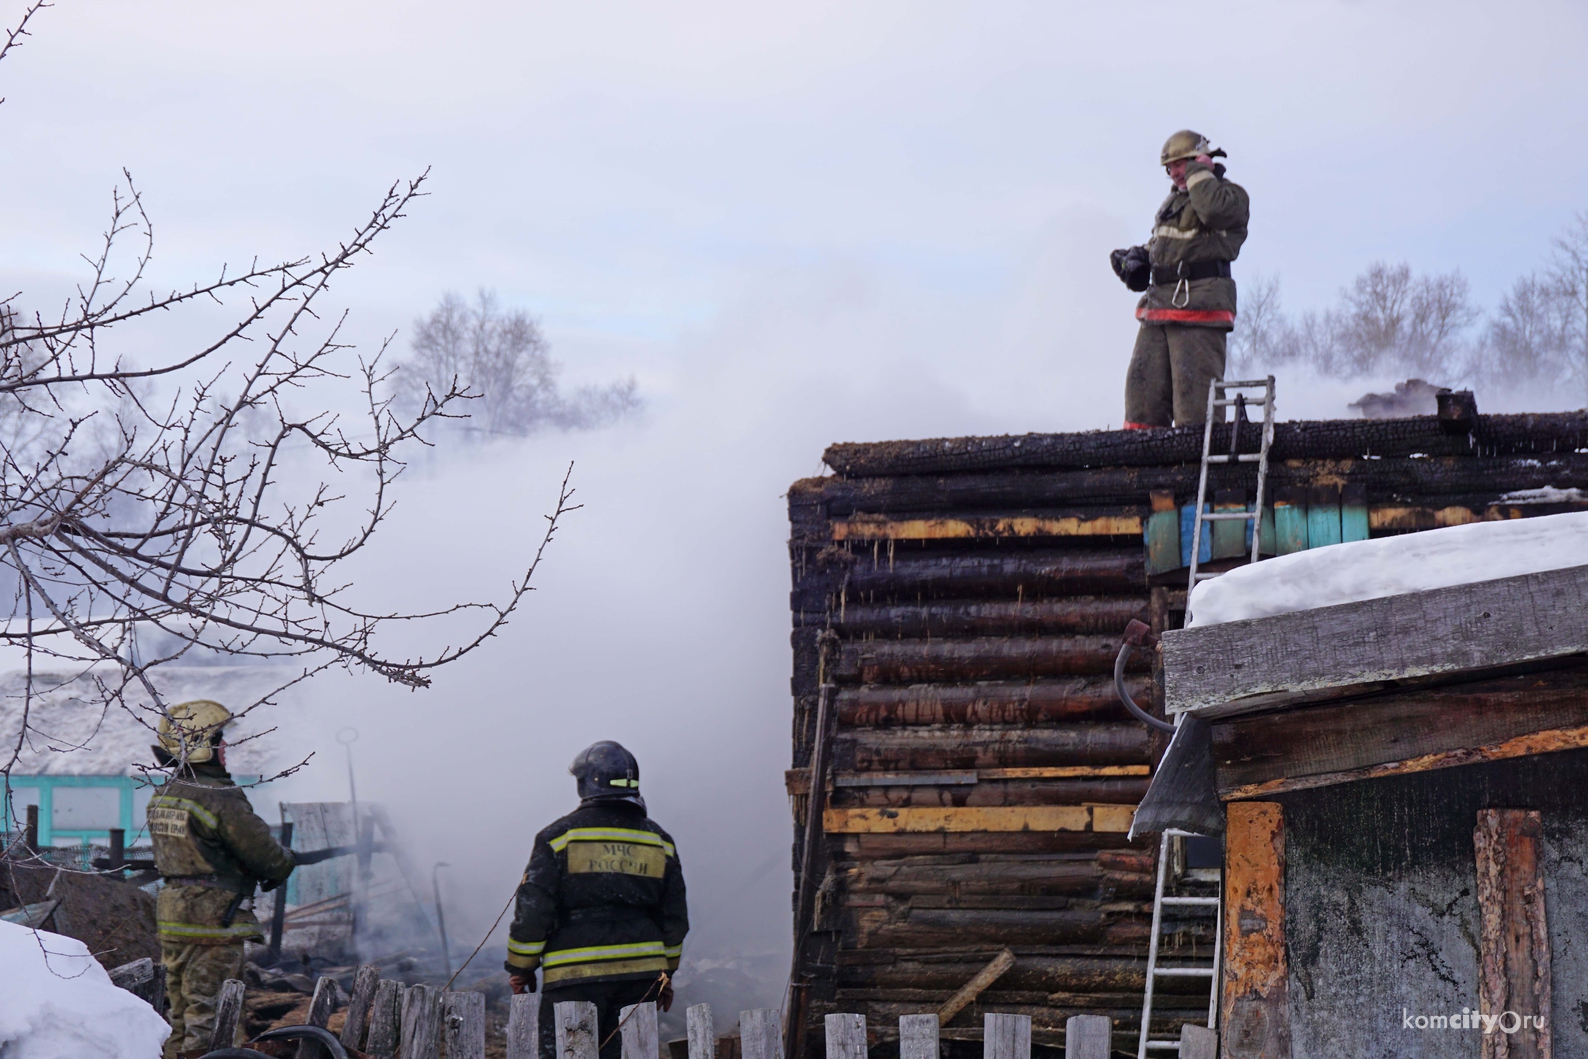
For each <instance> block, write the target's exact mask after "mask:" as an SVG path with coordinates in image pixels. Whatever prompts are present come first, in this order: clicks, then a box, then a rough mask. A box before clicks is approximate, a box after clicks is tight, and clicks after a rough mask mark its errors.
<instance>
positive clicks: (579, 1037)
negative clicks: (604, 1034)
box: [552, 1000, 601, 1059]
mask: <svg viewBox="0 0 1588 1059" xmlns="http://www.w3.org/2000/svg"><path fill="white" fill-rule="evenodd" d="M552 1017H553V1019H554V1023H555V1026H556V1037H557V1059H597V1057H598V1053H599V1052H600V1049H601V1040H600V1037H599V1032H600V1030H599V1026H598V1024H597V1021H596V1006H595V1005H594V1004H592V1003H590V1002H589V1001H587V1000H569V1001H564V1002H563V1003H560V1004H554V1005H553V1006H552Z"/></svg>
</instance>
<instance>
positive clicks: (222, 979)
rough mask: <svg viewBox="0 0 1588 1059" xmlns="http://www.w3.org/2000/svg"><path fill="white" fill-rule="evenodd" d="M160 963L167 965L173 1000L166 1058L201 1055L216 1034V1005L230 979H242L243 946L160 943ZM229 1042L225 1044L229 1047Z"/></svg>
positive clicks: (238, 943)
mask: <svg viewBox="0 0 1588 1059" xmlns="http://www.w3.org/2000/svg"><path fill="white" fill-rule="evenodd" d="M160 962H161V963H163V964H165V991H166V996H167V997H168V998H169V999H170V1001H171V1036H170V1037H169V1038H167V1039H166V1042H165V1059H175V1056H176V1055H177V1054H178V1053H182V1052H193V1053H194V1054H196V1055H202V1054H203V1053H204V1052H207V1051H209V1050H210V1037H211V1035H212V1034H213V1033H214V1032H215V1002H216V998H217V997H218V996H219V995H220V991H221V986H222V985H224V984H225V983H226V979H228V978H241V977H242V976H243V943H242V940H241V939H239V940H237V941H235V942H230V943H228V944H225V945H193V944H190V943H187V942H180V941H165V940H162V941H161V942H160ZM232 1043H235V1042H232V1041H226V1042H224V1044H223V1045H222V1047H225V1046H226V1045H230V1044H232Z"/></svg>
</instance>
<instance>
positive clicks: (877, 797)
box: [828, 765, 1151, 809]
mask: <svg viewBox="0 0 1588 1059" xmlns="http://www.w3.org/2000/svg"><path fill="white" fill-rule="evenodd" d="M1082 767H1086V766H1082ZM1096 767H1098V768H1110V767H1114V768H1131V767H1135V766H1129V765H1122V766H1108V765H1102V766H1096ZM1140 767H1143V768H1145V767H1146V766H1140ZM1150 783H1151V780H1150V779H1149V778H1147V777H1145V776H1143V777H1139V778H1138V777H1121V778H1118V779H1113V778H1107V779H1095V780H1092V779H1075V780H1011V781H1007V782H1002V783H1000V782H996V781H989V782H986V783H975V784H968V785H967V784H952V785H944V786H941V787H928V786H898V787H892V786H888V787H883V786H877V787H871V786H868V787H838V788H836V789H835V790H834V791H833V793H832V794H831V795H830V796H829V798H828V805H830V806H831V807H833V808H835V809H859V808H872V809H900V808H906V807H911V806H914V807H923V806H928V807H929V806H941V807H945V808H946V807H949V806H958V807H961V808H963V807H967V806H969V807H977V806H1019V805H1027V806H1035V805H1079V804H1081V803H1082V802H1112V803H1115V804H1129V805H1138V804H1140V802H1141V800H1142V798H1144V797H1145V796H1146V794H1147V787H1148V785H1149V784H1150Z"/></svg>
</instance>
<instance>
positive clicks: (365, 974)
mask: <svg viewBox="0 0 1588 1059" xmlns="http://www.w3.org/2000/svg"><path fill="white" fill-rule="evenodd" d="M379 985H380V968H379V967H376V966H375V965H374V964H372V963H366V964H364V965H363V966H362V967H360V968H359V969H358V971H357V972H356V973H355V974H354V975H353V992H352V993H350V994H349V995H348V998H347V1021H346V1022H344V1023H343V1024H342V1036H341V1041H342V1047H344V1048H355V1049H357V1048H362V1047H363V1046H364V1031H365V1030H366V1029H368V1028H369V1014H370V1008H371V1007H373V1006H374V1003H375V990H376V988H377V987H379Z"/></svg>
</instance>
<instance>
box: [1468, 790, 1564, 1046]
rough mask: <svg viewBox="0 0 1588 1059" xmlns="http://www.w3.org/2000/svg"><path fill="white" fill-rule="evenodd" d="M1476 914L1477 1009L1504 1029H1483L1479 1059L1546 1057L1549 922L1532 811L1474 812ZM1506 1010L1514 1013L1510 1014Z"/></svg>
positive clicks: (1537, 821) (1539, 836)
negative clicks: (1497, 1020) (1512, 1024)
mask: <svg viewBox="0 0 1588 1059" xmlns="http://www.w3.org/2000/svg"><path fill="white" fill-rule="evenodd" d="M1472 839H1473V845H1474V847H1475V850H1476V854H1477V873H1478V911H1479V930H1478V941H1479V946H1478V949H1479V957H1480V966H1479V977H1478V1010H1479V1011H1480V1012H1482V1013H1483V1014H1484V1015H1488V1016H1491V1017H1496V1018H1499V1017H1504V1018H1505V1019H1506V1020H1507V1021H1508V1022H1510V1021H1514V1020H1515V1018H1516V1017H1518V1016H1519V1017H1520V1019H1521V1023H1520V1025H1519V1026H1517V1027H1515V1031H1514V1032H1511V1028H1510V1027H1508V1026H1506V1025H1504V1024H1502V1025H1500V1027H1499V1028H1500V1029H1501V1030H1502V1031H1504V1032H1500V1033H1484V1034H1483V1035H1482V1041H1483V1045H1482V1047H1483V1059H1549V1057H1550V1056H1552V1055H1553V1054H1554V1044H1553V1033H1552V1030H1551V1022H1550V1020H1551V1015H1552V1003H1551V989H1552V986H1551V977H1550V944H1549V924H1548V922H1547V919H1546V916H1545V908H1544V824H1543V818H1542V816H1541V814H1540V813H1539V812H1538V810H1536V809H1480V810H1479V811H1478V824H1477V827H1476V828H1475V829H1474V830H1473V833H1472ZM1511 1012H1514V1013H1515V1015H1514V1016H1513V1015H1511V1014H1510V1013H1511Z"/></svg>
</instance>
